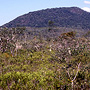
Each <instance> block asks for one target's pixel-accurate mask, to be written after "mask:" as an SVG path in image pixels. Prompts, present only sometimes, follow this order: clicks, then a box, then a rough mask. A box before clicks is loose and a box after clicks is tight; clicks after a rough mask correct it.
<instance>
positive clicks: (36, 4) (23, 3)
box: [0, 0, 90, 26]
mask: <svg viewBox="0 0 90 90" xmlns="http://www.w3.org/2000/svg"><path fill="white" fill-rule="evenodd" d="M73 6H75V7H79V8H82V9H83V10H86V11H88V12H90V0H0V26H1V25H3V24H5V23H8V22H9V21H11V20H13V19H15V18H16V17H18V16H20V15H23V14H26V13H28V12H31V11H36V10H41V9H46V8H56V7H73Z"/></svg>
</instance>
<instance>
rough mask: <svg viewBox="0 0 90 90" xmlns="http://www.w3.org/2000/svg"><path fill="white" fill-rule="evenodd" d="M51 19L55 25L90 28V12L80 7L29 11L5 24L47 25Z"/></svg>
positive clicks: (8, 25) (14, 25)
mask: <svg viewBox="0 0 90 90" xmlns="http://www.w3.org/2000/svg"><path fill="white" fill-rule="evenodd" d="M49 21H52V22H54V23H53V25H54V26H62V27H80V28H90V13H88V12H86V11H83V10H82V9H80V8H78V7H68V8H65V7H63V8H52V9H46V10H39V11H34V12H29V13H28V14H25V15H22V16H19V17H17V18H16V19H14V20H12V21H11V22H9V23H7V24H5V25H3V26H6V27H16V26H28V27H47V26H48V22H49Z"/></svg>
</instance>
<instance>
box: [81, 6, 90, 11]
mask: <svg viewBox="0 0 90 90" xmlns="http://www.w3.org/2000/svg"><path fill="white" fill-rule="evenodd" d="M82 9H83V10H85V11H87V12H90V8H88V7H83V8H82Z"/></svg>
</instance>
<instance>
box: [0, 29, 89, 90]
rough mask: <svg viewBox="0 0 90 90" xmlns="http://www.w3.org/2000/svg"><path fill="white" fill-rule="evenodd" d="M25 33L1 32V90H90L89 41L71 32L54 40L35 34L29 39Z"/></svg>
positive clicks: (18, 31)
mask: <svg viewBox="0 0 90 90" xmlns="http://www.w3.org/2000/svg"><path fill="white" fill-rule="evenodd" d="M25 30H26V28H12V29H8V28H3V29H1V30H0V89H1V90H89V89H90V41H89V39H88V38H85V37H76V34H77V33H76V32H74V31H69V32H64V33H62V34H61V35H60V36H59V37H58V36H57V37H54V38H46V37H44V36H43V35H42V34H41V33H39V35H37V33H36V32H35V36H34V37H32V39H28V37H29V36H28V33H27V32H25ZM50 32H51V31H50ZM52 32H53V31H52ZM48 33H49V32H47V34H48ZM30 34H31V33H30Z"/></svg>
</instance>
